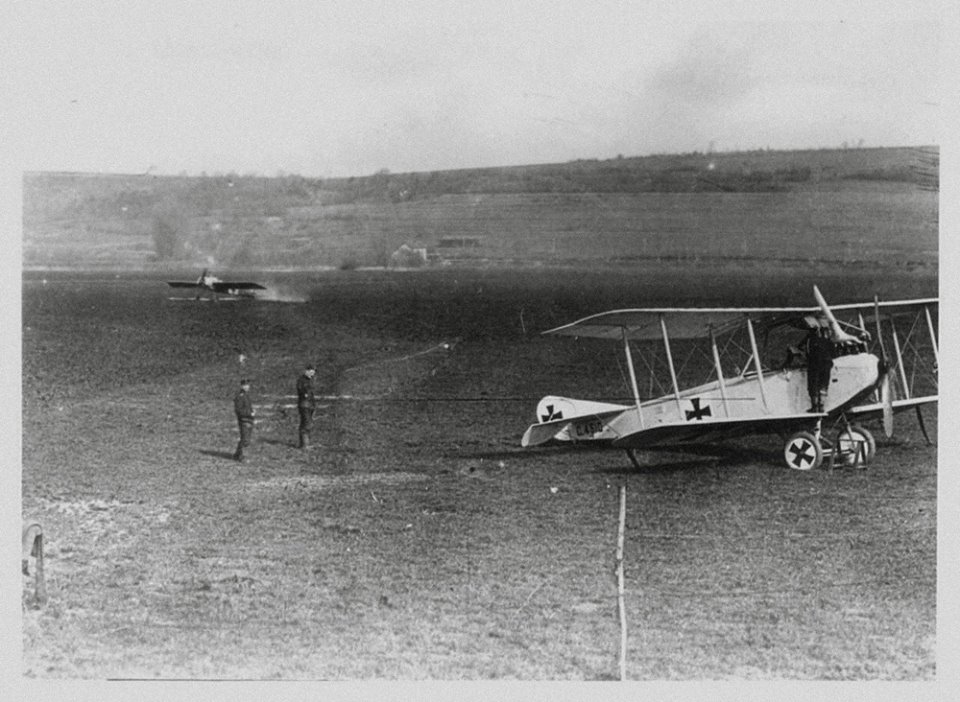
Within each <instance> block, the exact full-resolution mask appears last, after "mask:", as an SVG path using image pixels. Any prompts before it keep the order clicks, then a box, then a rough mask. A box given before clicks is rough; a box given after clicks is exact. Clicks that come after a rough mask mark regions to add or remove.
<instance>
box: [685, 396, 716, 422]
mask: <svg viewBox="0 0 960 702" xmlns="http://www.w3.org/2000/svg"><path fill="white" fill-rule="evenodd" d="M690 404H692V405H693V409H692V410H687V421H688V422H689V421H690V420H691V419H703V418H704V417H712V416H713V413H712V412H711V411H710V405H704V406H703V407H701V406H700V398H699V397H695V398H693V399H692V400H690Z"/></svg>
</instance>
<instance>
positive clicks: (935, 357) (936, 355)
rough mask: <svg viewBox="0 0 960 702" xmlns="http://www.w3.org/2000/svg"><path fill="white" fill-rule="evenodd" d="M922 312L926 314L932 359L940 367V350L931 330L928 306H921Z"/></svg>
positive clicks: (931, 323)
mask: <svg viewBox="0 0 960 702" xmlns="http://www.w3.org/2000/svg"><path fill="white" fill-rule="evenodd" d="M923 312H924V314H925V315H926V316H927V329H929V330H930V343H931V344H933V360H934V363H936V364H937V368H939V367H940V351H939V350H938V349H937V335H936V334H935V333H934V331H933V320H932V319H931V318H930V308H929V307H927V306H926V305H924V306H923Z"/></svg>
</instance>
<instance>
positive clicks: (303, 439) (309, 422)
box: [297, 364, 317, 449]
mask: <svg viewBox="0 0 960 702" xmlns="http://www.w3.org/2000/svg"><path fill="white" fill-rule="evenodd" d="M316 374H317V368H316V366H314V365H312V364H311V365H308V366H307V367H306V368H305V369H304V370H303V373H301V374H300V377H299V378H297V410H298V411H299V413H300V442H299V443H298V444H297V448H301V449H307V448H310V429H311V428H312V427H313V413H314V411H315V410H316V408H317V398H316V397H315V396H314V394H313V376H315V375H316Z"/></svg>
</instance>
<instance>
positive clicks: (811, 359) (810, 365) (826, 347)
mask: <svg viewBox="0 0 960 702" xmlns="http://www.w3.org/2000/svg"><path fill="white" fill-rule="evenodd" d="M832 370H833V341H831V339H830V332H829V330H827V329H825V328H823V327H818V328H816V329H813V330H811V332H810V335H809V336H808V337H807V392H808V393H809V394H810V409H809V411H810V412H823V400H824V396H825V395H826V394H827V389H828V388H829V387H830V372H831V371H832Z"/></svg>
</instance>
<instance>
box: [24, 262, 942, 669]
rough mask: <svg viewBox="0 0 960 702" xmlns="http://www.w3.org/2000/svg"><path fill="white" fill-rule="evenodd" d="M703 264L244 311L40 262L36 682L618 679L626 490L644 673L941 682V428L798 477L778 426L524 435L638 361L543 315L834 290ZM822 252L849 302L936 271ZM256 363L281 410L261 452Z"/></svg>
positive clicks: (32, 486)
mask: <svg viewBox="0 0 960 702" xmlns="http://www.w3.org/2000/svg"><path fill="white" fill-rule="evenodd" d="M693 273H694V271H683V272H678V271H674V270H671V271H666V270H656V269H649V270H636V269H630V270H627V269H611V270H606V271H603V270H599V271H598V270H592V271H578V270H576V269H530V270H528V271H524V272H519V273H518V272H517V271H510V272H504V271H495V270H472V271H471V270H457V269H447V270H444V271H422V272H409V273H404V272H385V271H337V272H329V273H325V274H310V275H307V274H299V275H287V276H279V275H276V274H275V275H274V276H273V277H274V280H273V281H272V283H273V284H275V285H277V286H282V287H283V288H284V289H285V290H288V291H289V290H294V291H298V292H299V294H300V297H301V298H302V299H303V300H305V301H304V302H302V303H287V302H236V303H223V304H215V303H190V302H174V301H170V300H168V299H167V297H168V290H167V288H166V286H165V285H163V282H162V280H161V279H159V278H157V279H146V280H145V279H141V278H137V277H135V276H130V275H123V276H114V275H104V274H102V273H100V274H96V275H93V274H91V275H79V274H67V273H63V274H31V275H26V276H25V278H24V286H23V325H24V329H23V436H22V439H23V492H22V498H23V519H24V521H25V522H27V521H32V520H36V521H38V522H39V523H40V524H41V525H42V527H43V530H44V537H45V545H46V552H45V556H46V558H45V566H46V569H45V570H46V578H47V583H46V584H47V592H48V598H49V599H48V602H47V603H46V604H45V605H44V606H42V607H39V608H37V607H34V606H32V604H31V601H30V600H31V593H32V583H33V580H32V578H31V577H26V576H25V577H24V578H23V586H24V591H23V593H24V594H23V601H24V608H23V646H24V652H23V661H22V663H23V671H24V674H25V675H26V676H28V677H31V678H100V679H102V678H178V679H180V678H190V679H194V678H205V679H210V678H215V679H222V678H230V679H309V680H318V679H320V680H370V679H419V680H423V679H432V680H478V679H523V680H605V679H613V678H615V677H616V676H617V655H618V646H619V624H618V619H617V603H616V581H615V577H614V552H615V546H616V532H617V507H618V503H617V494H618V489H619V487H620V486H621V485H626V488H627V503H628V506H627V522H626V550H625V567H626V583H627V591H628V592H627V599H626V607H627V621H628V665H627V667H628V675H629V677H631V678H632V679H639V680H691V679H696V680H704V679H706V680H710V679H755V678H763V679H861V680H862V679H896V680H927V679H932V678H933V677H934V675H935V632H936V565H937V564H936V546H937V539H936V507H937V501H936V497H937V494H936V487H937V452H936V447H935V446H934V447H930V446H927V445H926V443H925V442H924V440H923V438H922V436H921V435H920V432H919V430H918V429H917V426H916V422H915V420H913V419H912V417H910V416H905V417H904V418H903V419H900V417H899V416H898V425H897V433H896V435H895V436H894V438H893V439H885V438H883V436H882V432H881V431H880V430H879V428H875V429H876V430H875V432H874V433H875V434H876V435H877V437H878V445H879V446H878V453H877V458H876V460H875V461H874V462H873V463H872V464H871V465H870V467H869V469H868V470H865V471H863V470H850V469H846V470H836V471H829V470H818V471H812V472H809V473H801V472H793V471H789V470H787V469H785V468H784V467H783V466H782V465H781V460H780V453H781V446H780V445H779V441H777V440H776V439H775V438H774V439H770V438H763V437H758V438H752V439H744V440H743V441H740V442H737V443H735V444H730V445H724V446H720V447H714V449H713V450H712V451H711V452H709V453H704V454H652V455H650V456H649V457H647V461H648V463H649V465H648V467H647V469H646V470H644V471H636V470H634V469H632V468H631V467H630V465H629V463H628V462H627V460H626V457H625V456H624V455H623V454H622V453H618V452H609V453H608V452H588V451H558V450H540V451H523V450H521V449H520V448H519V439H520V436H521V434H522V433H523V430H524V429H525V428H526V426H527V425H528V424H529V423H531V422H532V421H533V412H534V408H535V406H536V402H537V400H538V399H539V397H541V396H542V395H546V394H565V395H571V396H581V397H586V398H590V397H599V396H604V395H605V394H609V393H611V392H616V388H617V386H618V384H619V382H620V380H621V376H620V372H619V371H618V370H617V368H616V365H615V361H613V360H612V359H613V358H614V355H615V353H616V351H617V349H612V350H611V355H610V356H604V355H601V353H600V352H598V351H597V348H596V347H595V346H592V345H589V344H583V343H578V342H576V341H573V340H570V339H554V338H545V337H540V336H539V335H538V334H539V332H540V331H542V330H544V329H546V328H549V327H550V326H554V325H556V324H560V323H564V322H568V321H572V320H573V319H575V318H577V317H579V316H582V315H584V314H589V313H592V312H597V311H601V310H604V309H608V308H611V307H622V306H629V305H632V306H640V305H644V306H652V305H655V304H664V303H671V304H677V305H684V304H694V303H696V304H701V305H711V304H737V303H739V304H751V305H757V304H765V305H780V304H787V303H790V304H812V300H811V299H810V291H809V290H810V281H811V276H810V271H808V270H804V269H802V268H797V269H790V270H781V271H770V270H769V269H766V270H751V271H744V270H739V269H738V270H727V271H716V272H714V273H713V274H712V275H711V276H709V277H704V278H703V279H702V280H700V281H699V283H698V285H697V287H696V290H693V288H692V287H691V286H690V285H684V286H683V287H679V286H678V285H677V280H678V279H683V278H684V276H686V280H690V276H691V275H692V274H693ZM817 274H818V277H817V280H816V281H814V282H817V283H818V284H819V285H820V287H821V289H822V290H823V291H824V294H825V295H826V296H827V297H828V299H830V300H831V301H832V300H837V301H840V300H844V301H855V300H864V299H872V296H873V294H874V293H877V294H879V295H881V297H883V296H892V295H898V296H904V297H910V296H919V295H935V294H936V279H935V277H931V276H925V275H923V274H922V272H921V273H914V272H903V271H899V272H898V271H881V272H878V271H876V270H875V269H869V270H867V269H864V270H863V271H861V272H858V271H857V270H850V269H849V268H848V269H844V268H843V267H841V266H837V267H836V269H834V270H827V271H824V270H818V271H817ZM678 276H679V278H678ZM240 351H242V352H243V353H244V355H245V360H244V362H243V364H242V365H241V363H240V360H239V353H240ZM604 353H605V352H604ZM307 361H314V362H316V363H317V364H318V366H319V371H318V390H319V392H320V393H321V394H322V395H324V396H327V397H326V399H323V400H321V405H322V406H321V408H320V410H319V411H318V418H317V419H318V421H317V428H316V431H315V439H316V441H317V444H318V446H317V447H316V448H315V449H312V450H310V451H308V452H300V451H297V450H296V449H295V448H294V443H295V441H296V417H295V414H296V413H295V410H292V409H290V408H288V407H284V405H286V404H289V403H290V398H289V397H287V396H289V395H290V394H291V393H293V392H294V384H295V380H296V376H297V374H298V372H299V370H300V369H301V368H302V366H303V364H304V363H305V362H307ZM240 375H247V376H249V377H251V379H252V381H253V389H252V392H253V395H254V401H255V403H257V405H258V424H257V428H256V434H255V444H254V446H253V447H252V450H251V452H250V453H251V458H250V460H249V461H248V462H246V463H244V464H237V463H235V462H233V461H232V460H231V459H230V455H231V453H232V452H233V449H234V446H235V444H236V439H237V429H236V424H235V421H234V419H233V415H232V404H231V397H232V395H233V392H234V391H235V389H236V383H237V379H238V378H239V377H240ZM927 426H928V427H930V428H931V429H934V430H935V428H936V412H935V410H932V411H930V412H929V413H928V416H927ZM933 438H934V440H936V435H935V434H934V437H933ZM31 565H32V566H33V565H35V564H33V563H32V561H31Z"/></svg>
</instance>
